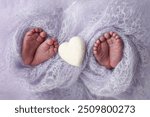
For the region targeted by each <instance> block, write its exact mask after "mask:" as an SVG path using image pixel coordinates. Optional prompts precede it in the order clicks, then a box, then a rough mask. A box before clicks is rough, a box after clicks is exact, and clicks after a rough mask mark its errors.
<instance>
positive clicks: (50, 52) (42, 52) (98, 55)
mask: <svg viewBox="0 0 150 117" xmlns="http://www.w3.org/2000/svg"><path fill="white" fill-rule="evenodd" d="M46 37H47V33H46V32H45V31H43V29H41V28H34V29H31V30H29V31H28V32H27V33H26V34H25V36H24V40H23V45H22V59H23V62H24V64H26V65H31V66H35V65H38V64H41V63H43V62H44V61H46V60H48V59H50V58H52V57H53V56H54V55H55V54H56V53H57V51H58V47H59V44H58V42H57V40H56V39H55V38H54V37H52V38H51V39H46ZM93 54H94V56H95V59H96V60H97V62H98V64H100V65H102V66H105V67H106V68H108V69H113V68H115V67H116V66H117V64H118V63H119V62H120V61H121V59H122V55H123V41H122V40H121V38H120V36H119V35H118V34H117V33H115V32H107V33H105V34H104V35H102V36H101V37H100V38H99V39H98V40H97V41H96V42H95V44H94V45H93Z"/></svg>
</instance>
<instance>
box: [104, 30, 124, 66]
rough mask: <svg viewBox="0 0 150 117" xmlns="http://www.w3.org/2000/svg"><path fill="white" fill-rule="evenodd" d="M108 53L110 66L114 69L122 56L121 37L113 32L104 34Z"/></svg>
mask: <svg viewBox="0 0 150 117" xmlns="http://www.w3.org/2000/svg"><path fill="white" fill-rule="evenodd" d="M105 37H106V39H107V43H108V45H109V51H110V65H111V66H112V68H115V67H116V66H117V65H118V63H119V62H120V61H121V59H122V56H123V47H124V45H123V41H122V39H121V37H120V36H119V35H118V34H117V33H115V32H108V33H106V34H105Z"/></svg>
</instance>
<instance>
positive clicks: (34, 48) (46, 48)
mask: <svg viewBox="0 0 150 117" xmlns="http://www.w3.org/2000/svg"><path fill="white" fill-rule="evenodd" d="M46 37H47V34H46V32H44V31H43V29H41V28H34V29H31V30H29V31H28V32H27V33H26V34H25V36H24V39H23V45H22V53H21V54H22V59H23V62H24V64H25V65H32V66H34V65H38V64H40V63H42V62H44V61H46V60H48V59H49V58H52V57H53V56H54V55H55V54H56V53H57V49H58V43H57V41H56V39H54V38H53V39H49V40H46Z"/></svg>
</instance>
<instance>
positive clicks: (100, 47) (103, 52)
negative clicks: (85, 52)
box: [93, 35, 112, 69]
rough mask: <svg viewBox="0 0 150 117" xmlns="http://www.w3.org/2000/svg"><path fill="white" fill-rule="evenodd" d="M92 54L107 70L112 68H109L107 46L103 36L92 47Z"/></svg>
mask: <svg viewBox="0 0 150 117" xmlns="http://www.w3.org/2000/svg"><path fill="white" fill-rule="evenodd" d="M93 54H94V56H95V59H96V60H97V62H98V63H99V64H100V65H102V66H104V67H106V68H107V69H111V68H112V67H111V66H110V57H109V46H108V44H107V41H106V38H105V37H104V35H103V36H101V37H100V38H99V39H98V40H97V41H96V42H95V44H94V46H93Z"/></svg>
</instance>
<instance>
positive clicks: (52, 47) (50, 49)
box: [31, 38, 59, 66]
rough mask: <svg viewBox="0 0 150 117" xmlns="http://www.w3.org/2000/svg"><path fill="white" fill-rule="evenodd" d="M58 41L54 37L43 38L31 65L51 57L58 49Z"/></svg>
mask: <svg viewBox="0 0 150 117" xmlns="http://www.w3.org/2000/svg"><path fill="white" fill-rule="evenodd" d="M58 46H59V45H58V42H57V41H56V39H55V38H52V39H47V40H45V41H44V42H43V43H42V44H41V45H40V46H39V48H38V49H37V51H36V53H35V57H34V59H33V62H32V63H31V65H33V66H35V65H38V64H40V63H42V62H44V61H46V60H48V59H50V58H52V57H53V56H54V55H55V54H56V53H57V51H58Z"/></svg>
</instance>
